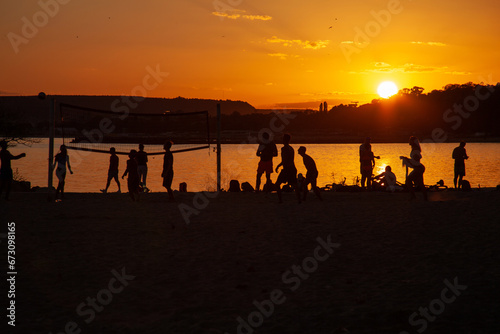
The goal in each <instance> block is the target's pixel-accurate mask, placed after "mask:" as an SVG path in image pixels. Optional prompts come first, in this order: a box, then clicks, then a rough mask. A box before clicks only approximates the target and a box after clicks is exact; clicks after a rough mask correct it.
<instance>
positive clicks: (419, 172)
mask: <svg viewBox="0 0 500 334" xmlns="http://www.w3.org/2000/svg"><path fill="white" fill-rule="evenodd" d="M399 158H400V159H402V160H403V165H405V166H407V167H409V168H412V169H413V170H412V172H411V173H410V175H408V177H407V178H406V187H407V188H408V190H409V191H410V199H411V200H413V199H415V198H416V196H415V190H414V189H413V184H415V185H416V186H417V187H419V188H420V189H421V190H422V194H423V195H424V200H426V201H427V192H426V189H425V185H424V172H425V166H424V165H423V164H422V163H421V162H420V159H421V158H422V156H421V155H420V153H414V154H413V157H412V158H411V159H410V158H407V157H403V156H401V157H399Z"/></svg>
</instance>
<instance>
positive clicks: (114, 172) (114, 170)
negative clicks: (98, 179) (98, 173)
mask: <svg viewBox="0 0 500 334" xmlns="http://www.w3.org/2000/svg"><path fill="white" fill-rule="evenodd" d="M109 153H110V154H111V156H110V157H109V169H108V180H107V181H106V188H105V189H101V191H102V192H103V193H107V192H108V188H109V185H110V183H111V180H113V179H115V181H116V184H117V185H118V192H119V193H121V188H120V181H119V180H118V164H119V162H120V159H119V158H118V156H117V155H116V150H115V148H114V147H111V148H110V149H109Z"/></svg>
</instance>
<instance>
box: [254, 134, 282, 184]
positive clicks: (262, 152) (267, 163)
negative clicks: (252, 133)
mask: <svg viewBox="0 0 500 334" xmlns="http://www.w3.org/2000/svg"><path fill="white" fill-rule="evenodd" d="M257 156H258V157H260V161H259V166H258V167H257V181H256V183H255V191H259V190H260V179H261V177H262V174H264V173H266V185H267V187H268V189H269V186H270V185H271V184H272V181H271V173H272V172H273V157H277V156H278V149H277V148H276V144H275V143H274V141H272V140H271V139H270V138H269V134H268V133H267V132H264V133H263V134H262V143H261V144H260V145H259V147H258V148H257Z"/></svg>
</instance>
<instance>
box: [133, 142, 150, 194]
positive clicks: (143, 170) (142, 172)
mask: <svg viewBox="0 0 500 334" xmlns="http://www.w3.org/2000/svg"><path fill="white" fill-rule="evenodd" d="M135 159H136V160H137V172H138V173H139V183H140V184H141V185H142V188H143V190H144V192H148V191H149V189H148V187H146V178H147V176H148V154H147V153H146V152H144V145H143V144H139V152H137V154H136V156H135Z"/></svg>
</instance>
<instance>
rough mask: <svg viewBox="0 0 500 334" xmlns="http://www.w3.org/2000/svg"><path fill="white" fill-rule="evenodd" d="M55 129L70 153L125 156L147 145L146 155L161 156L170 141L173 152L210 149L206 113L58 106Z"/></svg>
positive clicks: (207, 116) (63, 104)
mask: <svg viewBox="0 0 500 334" xmlns="http://www.w3.org/2000/svg"><path fill="white" fill-rule="evenodd" d="M55 128H56V133H57V135H58V136H60V137H62V139H63V144H64V145H65V146H66V147H67V148H68V149H72V150H82V151H91V152H98V153H109V149H110V148H111V147H114V148H115V150H116V153H117V154H128V153H129V152H130V150H132V149H136V150H137V148H138V145H139V144H144V145H147V146H148V148H147V152H148V155H156V154H163V153H164V150H163V144H164V143H165V142H166V141H172V142H173V143H174V146H172V153H180V152H187V151H194V150H201V149H206V148H208V149H209V148H210V128H209V115H208V111H197V112H161V113H137V112H136V113H132V112H127V110H125V111H111V110H99V109H94V108H88V107H83V106H76V105H71V104H67V103H60V104H59V111H58V112H56V115H55Z"/></svg>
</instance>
